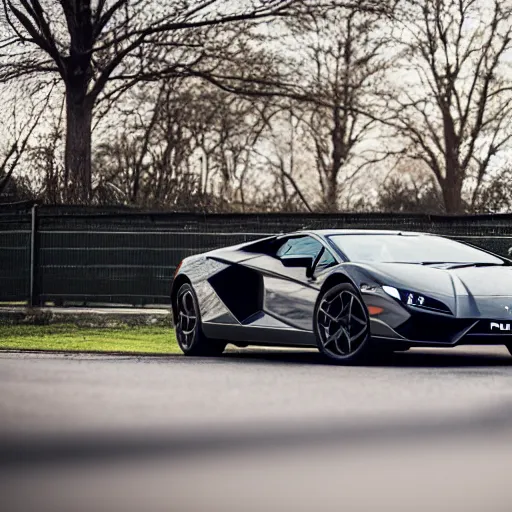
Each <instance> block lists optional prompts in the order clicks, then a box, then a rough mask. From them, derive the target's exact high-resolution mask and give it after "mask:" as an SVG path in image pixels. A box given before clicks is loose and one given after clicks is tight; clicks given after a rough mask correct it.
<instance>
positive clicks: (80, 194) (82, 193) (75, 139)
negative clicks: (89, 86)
mask: <svg viewBox="0 0 512 512" xmlns="http://www.w3.org/2000/svg"><path fill="white" fill-rule="evenodd" d="M92 106H93V105H92V102H91V101H90V100H89V98H87V96H86V95H85V93H84V92H83V91H74V90H68V91H67V93H66V114H67V122H66V125H67V126H66V128H67V129H66V153H65V187H66V190H65V194H64V196H65V198H66V201H67V202H68V203H72V204H89V203H90V201H91V198H92V179H91V138H92V137H91V132H92Z"/></svg>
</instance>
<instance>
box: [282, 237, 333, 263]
mask: <svg viewBox="0 0 512 512" xmlns="http://www.w3.org/2000/svg"><path fill="white" fill-rule="evenodd" d="M322 247H323V245H322V244H321V243H320V242H319V241H318V240H316V239H315V238H313V237H310V236H301V237H294V238H288V239H286V240H285V241H284V242H283V244H282V245H281V246H280V247H279V248H278V250H277V252H276V257H277V258H282V257H283V256H310V257H312V258H316V257H317V256H318V253H319V252H320V251H321V250H322ZM335 264H336V258H335V257H334V256H333V255H332V254H331V252H330V251H329V250H328V249H327V248H326V249H325V251H324V253H323V254H322V257H321V258H320V261H319V262H318V265H317V267H316V268H317V269H318V270H324V269H326V268H329V267H331V266H333V265H335Z"/></svg>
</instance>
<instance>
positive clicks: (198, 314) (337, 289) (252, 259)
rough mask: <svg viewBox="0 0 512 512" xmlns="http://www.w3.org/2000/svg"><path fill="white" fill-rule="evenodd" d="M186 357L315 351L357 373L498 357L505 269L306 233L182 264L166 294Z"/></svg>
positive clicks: (440, 249)
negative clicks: (473, 354)
mask: <svg viewBox="0 0 512 512" xmlns="http://www.w3.org/2000/svg"><path fill="white" fill-rule="evenodd" d="M171 303H172V313H173V318H174V323H175V328H176V336H177V339H178V343H179V345H180V347H181V349H182V350H183V352H184V353H185V354H186V355H189V356H215V355H220V354H221V353H222V352H223V351H224V349H225V348H226V345H227V344H228V343H232V344H234V345H237V346H240V347H245V346H248V345H262V346H265V345H268V346H289V347H316V348H318V350H319V351H320V352H321V353H322V354H324V356H326V357H327V358H328V359H329V360H331V361H333V362H337V363H341V364H349V363H351V364H352V363H359V362H362V361H363V360H365V359H366V358H367V357H368V356H370V355H375V354H379V353H383V352H387V351H399V350H408V349H409V348H411V347H454V346H457V345H461V344H483V345H505V346H507V348H508V349H509V351H510V352H511V353H512V262H511V261H510V260H508V259H506V258H503V257H501V256H498V255H496V254H493V253H491V252H488V251H485V250H483V249H481V248H478V247H475V246H472V245H469V244H466V243H462V242H459V241H455V240H453V239H450V238H447V237H443V236H437V235H431V234H426V233H413V232H405V231H382V230H379V231H376V230H315V231H300V232H296V233H291V234H286V235H276V236H271V237H267V238H263V239H260V240H256V241H252V242H248V243H244V244H240V245H236V246H231V247H226V248H222V249H216V250H213V251H210V252H206V253H203V254H199V255H196V256H191V257H187V258H185V259H184V260H183V261H182V262H181V263H180V265H179V266H178V268H177V270H176V273H175V276H174V279H173V283H172V288H171Z"/></svg>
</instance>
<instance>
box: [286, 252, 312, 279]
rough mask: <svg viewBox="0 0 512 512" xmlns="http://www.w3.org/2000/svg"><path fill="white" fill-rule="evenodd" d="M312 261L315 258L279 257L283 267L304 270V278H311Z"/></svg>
mask: <svg viewBox="0 0 512 512" xmlns="http://www.w3.org/2000/svg"><path fill="white" fill-rule="evenodd" d="M314 261H315V258H313V257H312V256H295V255H293V256H281V262H282V263H283V265H284V266H285V267H292V268H305V269H306V277H312V275H313V263H314Z"/></svg>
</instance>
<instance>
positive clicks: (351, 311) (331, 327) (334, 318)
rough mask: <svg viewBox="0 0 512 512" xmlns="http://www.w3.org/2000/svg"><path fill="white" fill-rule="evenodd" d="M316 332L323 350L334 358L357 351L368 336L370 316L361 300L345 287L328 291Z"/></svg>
mask: <svg viewBox="0 0 512 512" xmlns="http://www.w3.org/2000/svg"><path fill="white" fill-rule="evenodd" d="M316 322H317V332H318V336H319V338H320V339H319V342H320V343H321V344H322V348H323V351H324V352H325V353H327V355H329V356H331V357H333V358H335V359H343V358H348V357H349V356H351V355H353V354H354V353H355V352H357V351H358V350H359V349H360V348H361V347H362V346H363V344H364V342H365V340H366V339H367V337H368V329H369V326H368V316H367V313H366V308H365V306H364V305H363V303H362V302H361V299H359V297H358V296H357V295H356V293H354V292H353V291H351V290H349V289H347V288H346V287H339V286H336V287H334V288H332V289H331V290H329V291H328V292H326V294H325V295H324V296H323V297H322V299H321V302H320V304H319V306H318V309H317V316H316Z"/></svg>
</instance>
